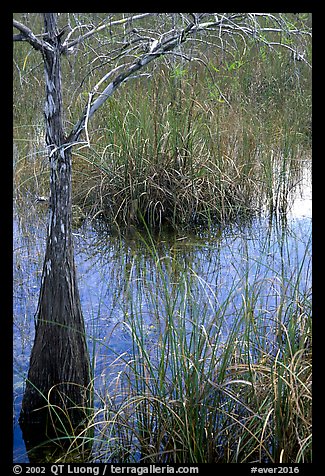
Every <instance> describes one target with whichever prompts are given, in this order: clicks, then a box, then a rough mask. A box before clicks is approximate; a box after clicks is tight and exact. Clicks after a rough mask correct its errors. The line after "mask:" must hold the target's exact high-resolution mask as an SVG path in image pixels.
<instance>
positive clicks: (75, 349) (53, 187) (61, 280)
mask: <svg viewBox="0 0 325 476" xmlns="http://www.w3.org/2000/svg"><path fill="white" fill-rule="evenodd" d="M44 23H45V31H46V33H47V34H48V41H47V44H48V45H50V47H51V48H49V47H47V48H43V49H42V50H41V51H42V55H43V59H44V65H45V82H46V102H45V107H44V113H45V121H46V144H47V146H48V149H49V152H50V165H51V174H50V205H49V214H50V217H49V222H48V223H49V224H48V236H47V245H46V254H45V259H44V265H43V272H42V282H41V290H40V296H39V302H38V308H37V312H36V316H35V317H36V334H35V340H34V346H33V349H32V352H31V357H30V366H29V372H28V377H27V382H26V389H25V393H24V396H23V401H22V409H21V414H20V424H21V427H22V429H23V431H24V429H25V432H27V433H28V426H29V425H30V424H31V423H32V424H34V423H35V424H38V425H43V424H45V425H47V427H48V424H49V421H54V422H56V423H57V420H58V419H57V418H55V411H57V412H58V414H59V417H60V418H61V419H63V420H64V421H69V422H70V423H72V425H73V426H75V425H78V424H79V423H80V422H81V421H82V420H83V418H84V417H85V416H86V414H87V410H88V409H89V391H90V382H91V371H90V362H89V354H88V350H87V345H86V338H85V328H84V321H83V316H82V311H81V305H80V298H79V292H78V286H77V280H76V270H75V263H74V252H73V241H72V229H71V217H72V203H71V147H70V148H69V147H68V148H64V144H65V137H64V130H63V116H62V87H61V67H60V38H59V37H58V29H57V23H56V16H55V14H54V13H45V14H44ZM48 403H49V404H50V406H51V405H53V406H55V409H56V410H55V411H53V409H52V412H51V419H50V420H49V419H48V416H49V408H51V407H50V406H49V405H48ZM53 408H54V407H53ZM58 408H59V409H63V411H62V410H58ZM54 426H55V425H54ZM27 438H28V437H27Z"/></svg>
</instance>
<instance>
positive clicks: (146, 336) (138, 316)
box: [13, 177, 311, 463]
mask: <svg viewBox="0 0 325 476" xmlns="http://www.w3.org/2000/svg"><path fill="white" fill-rule="evenodd" d="M40 207H44V205H43V204H30V206H27V207H24V208H23V211H20V212H19V213H18V211H17V210H15V213H14V322H13V324H14V343H13V351H14V358H13V361H14V462H17V463H18V462H19V463H23V462H28V456H27V454H26V450H25V446H24V442H23V439H22V435H21V431H20V427H19V424H18V417H19V412H20V405H21V400H22V395H23V390H24V379H25V378H26V375H27V371H28V364H29V356H30V352H31V346H32V343H33V339H34V317H33V316H34V314H35V311H36V307H37V300H38V293H39V288H40V280H41V271H42V262H43V256H44V251H45V235H46V211H45V210H44V212H43V213H42V212H40ZM97 228H98V227H97V226H93V225H92V224H91V223H89V222H87V221H86V222H84V224H83V225H82V227H80V228H79V229H77V230H75V231H74V242H75V259H76V267H77V275H78V282H79V291H80V297H81V302H82V309H83V313H84V319H85V326H86V332H87V338H88V345H89V352H90V358H91V361H92V362H93V365H94V378H95V408H97V409H100V408H101V407H102V406H104V405H105V404H106V403H107V402H108V401H109V400H108V395H110V393H111V392H112V391H113V390H114V388H116V387H117V386H118V385H119V384H120V382H119V379H120V376H121V374H122V373H123V370H124V368H125V366H126V363H128V362H129V361H130V359H131V358H132V355H133V354H132V352H133V351H134V341H135V335H136V334H137V337H136V338H137V339H138V341H137V342H138V343H139V341H140V340H141V345H142V346H143V347H142V348H146V349H149V350H148V352H149V353H150V358H151V359H152V362H154V361H155V359H158V357H157V355H158V352H159V342H161V340H162V339H163V337H162V336H163V335H164V332H165V329H166V325H167V324H166V321H167V320H169V319H170V316H174V318H175V322H174V325H175V329H176V330H175V332H177V323H179V325H180V328H182V329H183V331H184V334H185V341H186V342H187V344H188V346H189V349H190V351H191V350H193V349H191V346H193V345H194V344H193V342H192V341H191V339H192V338H193V334H192V333H191V330H192V329H193V327H195V326H196V327H197V328H199V327H200V328H202V329H209V331H210V333H211V335H210V338H209V339H210V340H209V342H211V343H213V339H214V336H213V334H214V333H218V335H219V337H218V339H219V343H220V342H222V341H224V342H225V341H226V340H227V336H228V334H229V332H231V329H232V328H233V325H234V320H235V319H236V317H237V318H238V315H241V314H243V313H245V310H247V300H251V305H252V308H253V310H254V325H256V326H257V327H259V328H261V329H263V330H262V331H261V333H260V335H263V336H264V339H265V342H264V344H263V345H264V350H265V352H270V353H272V352H275V351H276V349H275V347H274V349H273V346H275V344H274V328H273V327H274V322H275V314H276V313H277V310H278V309H279V305H281V306H284V307H285V306H286V305H289V303H290V302H291V301H292V299H297V300H299V299H300V296H302V297H303V296H308V297H309V298H310V295H311V179H310V177H308V178H307V181H306V182H304V183H302V184H301V186H299V185H298V186H297V187H296V188H295V190H294V194H293V195H292V197H291V204H290V209H289V211H288V214H287V217H286V219H285V220H269V219H267V218H256V219H254V220H253V221H251V222H250V223H249V224H248V225H246V226H241V227H235V226H232V227H229V228H225V229H223V230H217V231H216V232H215V233H214V234H213V235H211V236H209V237H205V236H201V237H199V236H189V235H186V234H184V235H178V236H173V237H171V236H169V237H168V236H160V237H159V238H157V239H153V238H151V237H149V236H148V235H147V234H146V233H143V235H142V236H140V235H139V236H138V235H130V236H129V237H126V238H123V239H122V238H121V237H114V236H111V235H110V234H109V233H107V232H105V231H100V230H98V229H97ZM293 296H294V297H293ZM253 301H254V302H253ZM166 316H168V318H167V317H166ZM216 316H217V318H216ZM217 322H218V323H220V324H216V323H217ZM211 323H214V324H213V325H212V324H211ZM243 325H244V324H243V322H240V324H239V325H238V327H237V330H238V332H239V331H240V329H241V327H242V326H243ZM211 345H212V344H211ZM219 351H220V349H219ZM251 352H252V358H253V359H254V346H252V349H251ZM256 358H258V355H257V354H256ZM207 360H208V359H207ZM157 365H158V364H157ZM167 374H168V370H167ZM131 383H132V382H131ZM100 445H101V444H100V443H99V445H98V448H97V449H96V447H95V448H94V451H97V452H98V453H100ZM95 446H96V445H95Z"/></svg>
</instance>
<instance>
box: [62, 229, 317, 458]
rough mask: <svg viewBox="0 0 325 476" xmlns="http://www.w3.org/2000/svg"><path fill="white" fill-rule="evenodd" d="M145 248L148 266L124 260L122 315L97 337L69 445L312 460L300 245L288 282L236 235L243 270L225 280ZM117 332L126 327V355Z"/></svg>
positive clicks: (109, 453)
mask: <svg viewBox="0 0 325 476" xmlns="http://www.w3.org/2000/svg"><path fill="white" fill-rule="evenodd" d="M265 243H267V239H266V240H265ZM145 248H147V255H149V256H151V260H152V262H153V263H155V273H151V272H150V273H149V274H148V273H147V272H146V270H145V268H143V266H142V260H141V262H138V261H137V260H136V259H134V260H133V261H132V262H131V263H129V265H128V266H125V275H124V277H123V281H124V283H125V287H124V291H123V303H122V307H123V309H124V318H123V321H121V322H120V323H119V324H117V327H116V328H115V329H113V330H112V331H111V338H108V339H105V341H101V342H98V352H99V353H100V354H101V355H106V356H107V355H111V358H107V357H106V361H107V362H106V366H105V365H104V367H102V370H101V377H97V378H98V379H99V380H102V378H103V375H105V378H104V380H103V381H102V383H100V382H98V385H97V384H96V382H95V388H96V392H97V394H96V397H95V400H96V401H97V403H96V411H95V414H94V416H93V418H92V420H91V422H90V423H89V426H88V428H87V430H85V431H84V433H83V434H81V435H79V436H78V437H76V439H75V441H74V445H78V442H80V445H81V444H83V443H84V441H85V439H88V441H89V440H91V443H92V445H93V453H92V456H91V460H92V461H102V462H119V463H121V462H123V463H134V462H142V463H149V462H151V463H203V462H210V463H218V462H223V463H230V462H242V463H253V462H264V463H293V462H296V463H297V462H311V458H312V457H311V352H312V341H311V306H310V304H311V303H310V299H311V296H310V295H309V292H310V289H309V288H308V286H307V287H306V286H305V285H306V282H309V279H310V276H309V272H310V270H309V267H308V260H309V259H310V256H309V252H308V251H307V248H308V247H307V248H306V252H305V255H304V257H303V259H302V262H303V261H305V262H306V263H307V266H306V267H305V266H304V267H303V264H302V262H298V261H296V262H295V264H294V265H293V263H292V268H291V271H292V277H293V276H296V278H295V279H289V277H288V276H287V272H288V270H281V269H279V270H277V271H275V269H274V268H273V266H272V264H271V263H270V264H269V266H267V267H266V268H265V266H264V264H262V262H261V260H260V258H258V259H257V260H256V258H254V256H251V252H252V251H250V252H249V253H248V252H247V250H246V248H245V244H243V247H242V249H241V250H238V251H237V252H241V253H243V254H244V255H245V254H246V261H245V260H244V265H243V266H244V269H243V270H238V276H237V277H236V276H235V277H233V278H232V281H230V282H228V283H226V282H225V278H224V276H219V277H216V281H215V282H213V283H212V282H211V281H206V280H205V279H204V278H203V277H202V276H201V275H200V274H197V272H196V270H195V267H192V266H190V267H186V266H184V263H183V262H182V260H181V259H180V256H179V255H177V254H176V255H175V254H173V252H170V253H168V252H167V250H166V253H162V252H161V250H158V248H157V247H156V245H155V243H154V241H153V239H152V238H151V237H150V235H149V238H145ZM265 248H266V252H267V251H269V249H267V244H266V245H265ZM237 249H238V247H237ZM229 251H230V252H232V253H235V251H234V250H233V249H232V248H230V249H229ZM146 259H147V258H146ZM306 263H305V264H306ZM210 266H211V269H210V270H206V274H207V275H209V274H210V272H212V271H213V270H214V272H215V262H214V261H212V262H211V264H210ZM302 268H304V271H303V272H302ZM245 269H246V272H245ZM292 277H291V278H292ZM134 286H135V288H136V290H137V292H136V294H135V293H134ZM121 326H122V329H121ZM116 332H117V333H118V334H119V335H120V333H121V332H122V333H123V334H124V335H125V334H127V335H128V336H129V340H130V342H131V344H130V347H129V348H127V349H125V351H124V352H117V351H116V350H114V345H113V343H112V344H111V339H114V334H115V333H116ZM89 429H92V431H93V437H89V436H87V431H89ZM66 457H67V458H69V452H68V453H67V455H66Z"/></svg>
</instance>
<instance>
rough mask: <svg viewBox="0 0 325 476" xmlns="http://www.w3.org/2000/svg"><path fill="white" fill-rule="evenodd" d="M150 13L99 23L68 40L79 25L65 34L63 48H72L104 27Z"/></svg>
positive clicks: (124, 22)
mask: <svg viewBox="0 0 325 476" xmlns="http://www.w3.org/2000/svg"><path fill="white" fill-rule="evenodd" d="M150 15H153V14H152V13H141V14H140V15H134V16H131V17H128V18H122V19H121V20H115V21H112V22H107V23H104V24H103V25H100V26H97V27H95V28H93V29H92V30H90V31H87V33H84V34H83V35H80V36H79V37H78V38H76V39H75V40H71V41H69V39H70V37H71V35H72V33H73V32H74V31H75V30H76V29H77V28H80V26H79V27H76V28H75V29H73V30H72V31H71V32H70V33H69V35H68V36H67V38H66V40H65V42H64V43H63V45H62V46H63V48H65V49H69V48H72V47H74V46H75V45H77V44H79V43H81V42H82V41H84V40H85V39H86V38H89V37H90V36H93V35H94V34H95V33H98V32H99V31H101V30H103V29H105V28H110V27H112V26H114V25H123V24H127V23H128V22H130V21H134V20H139V19H140V18H145V17H147V16H150Z"/></svg>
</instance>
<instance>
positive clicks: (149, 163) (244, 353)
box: [14, 14, 312, 463]
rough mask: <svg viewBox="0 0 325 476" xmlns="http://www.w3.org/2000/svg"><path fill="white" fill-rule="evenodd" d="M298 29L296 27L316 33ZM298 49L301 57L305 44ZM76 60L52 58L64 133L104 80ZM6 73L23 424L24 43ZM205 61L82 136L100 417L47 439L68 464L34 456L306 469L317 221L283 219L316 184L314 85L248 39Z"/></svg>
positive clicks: (174, 68) (26, 262) (31, 186)
mask: <svg viewBox="0 0 325 476" xmlns="http://www.w3.org/2000/svg"><path fill="white" fill-rule="evenodd" d="M30 21H31V22H32V21H36V20H35V19H33V17H31V19H30ZM291 21H292V22H293V23H294V22H296V25H297V26H300V27H301V28H302V27H304V28H305V27H306V25H308V22H309V21H310V19H309V17H308V15H307V14H306V15H303V14H299V16H297V17H296V16H295V15H293V14H292V19H291ZM299 22H300V23H299ZM303 48H304V51H303V53H304V55H305V57H306V58H307V59H309V58H310V55H311V45H310V44H309V42H306V43H305V44H304V45H303ZM81 53H82V54H81V55H79V56H78V60H77V56H76V57H74V56H72V57H70V58H69V59H68V58H67V59H66V60H65V61H64V62H63V63H62V68H63V73H64V74H66V75H67V77H69V78H70V81H69V82H68V83H65V84H64V90H63V93H64V97H63V101H64V105H65V108H66V111H67V112H68V114H67V116H66V118H65V120H66V121H67V123H68V124H70V123H71V124H74V123H75V120H76V118H77V117H79V114H80V112H81V111H82V110H83V109H84V107H85V104H87V95H85V93H84V87H85V86H86V89H87V87H88V88H89V89H91V85H93V84H94V83H96V79H97V81H98V76H97V75H98V69H97V68H96V67H94V64H92V63H91V62H90V58H89V52H88V50H86V49H85V50H83V49H82V50H81ZM14 60H15V66H16V74H15V76H14V96H15V98H14V191H15V204H14V217H15V221H14V224H15V229H14V237H15V241H14V243H15V246H14V259H15V262H14V264H15V269H14V284H15V288H14V289H15V294H14V304H15V305H14V326H15V331H14V332H15V338H16V340H15V361H14V362H15V369H14V370H15V396H16V411H17V412H19V405H20V402H21V395H22V387H23V379H24V378H26V372H27V365H28V358H29V353H30V350H31V345H32V341H33V337H34V323H33V316H34V314H35V311H36V306H37V299H36V298H37V290H38V289H39V286H40V279H41V275H40V272H41V269H42V257H43V255H44V247H45V243H44V240H45V228H46V217H47V202H46V200H40V199H39V197H45V198H46V197H48V195H49V164H48V158H47V152H46V148H45V142H44V140H45V138H44V133H43V118H42V113H41V111H42V108H43V102H42V101H43V90H44V80H43V70H42V66H41V65H40V64H39V57H38V56H37V54H36V52H33V51H31V50H29V49H28V48H27V45H25V44H23V43H19V44H17V45H16V44H15V45H14ZM204 62H205V64H202V63H200V62H196V63H194V62H186V61H184V60H180V61H178V62H173V61H171V62H169V63H168V62H166V61H161V63H157V64H156V65H154V66H152V67H151V66H150V68H151V69H150V68H149V69H148V71H147V72H148V74H150V75H149V76H148V77H139V78H136V79H133V80H132V81H129V82H128V83H127V84H125V85H123V86H122V87H121V88H120V89H119V90H117V91H116V92H115V93H114V96H112V97H111V98H110V99H109V100H108V101H106V103H105V104H104V105H103V106H102V109H101V111H102V112H101V114H98V115H95V116H94V117H93V119H92V121H91V122H89V124H88V129H87V133H88V136H89V137H90V138H91V140H90V142H89V143H88V144H87V146H85V144H83V145H81V146H79V147H76V148H75V149H74V151H73V156H72V164H73V184H72V185H73V188H72V193H73V195H72V200H73V205H74V210H75V214H76V217H75V218H76V219H75V220H74V231H73V240H74V243H75V246H76V264H77V273H78V280H79V287H80V296H81V303H82V308H83V313H84V318H85V329H86V331H85V332H86V339H87V343H88V348H89V352H90V360H91V366H92V371H93V396H92V401H93V405H94V411H93V413H92V416H91V418H90V419H89V421H88V423H87V426H86V427H85V428H84V429H83V430H82V431H79V432H76V433H74V432H73V429H72V426H71V427H69V425H66V427H65V432H63V433H61V434H60V435H59V436H58V438H57V440H56V444H57V447H58V448H59V446H60V443H62V444H63V443H64V441H68V445H67V446H65V450H64V453H63V454H62V453H61V454H60V453H55V452H54V450H53V447H52V450H51V451H49V450H48V453H46V454H44V453H42V456H38V458H42V459H43V461H45V460H47V461H56V460H60V461H71V460H78V461H80V460H81V461H82V460H87V461H101V462H123V463H126V462H129V463H133V462H143V463H148V462H160V463H201V462H202V463H203V462H214V463H217V462H249V463H252V462H270V463H272V462H274V463H279V462H282V463H292V462H310V461H311V459H312V456H311V354H312V338H311V337H312V336H311V318H312V316H311V296H312V288H311V224H310V215H309V214H307V217H306V216H302V215H301V214H300V215H299V217H297V216H295V215H294V214H293V213H292V214H291V215H290V213H291V210H292V209H293V208H292V207H293V206H294V204H295V203H296V200H297V198H298V199H299V194H302V195H303V194H304V193H305V192H306V189H308V187H310V184H311V179H310V176H309V175H308V171H310V168H311V71H310V68H309V67H308V65H307V64H305V63H304V62H302V61H298V59H297V57H292V55H291V53H290V52H289V51H287V50H286V49H270V48H268V47H267V46H265V47H263V46H261V44H256V43H255V42H254V41H253V40H251V42H245V43H241V42H240V41H238V42H237V43H236V47H234V48H233V49H227V50H225V51H222V50H220V49H216V50H214V49H211V48H209V49H207V50H206V51H205V54H204ZM306 177H307V178H306ZM54 411H58V410H57V409H54ZM64 411H65V409H64V408H61V409H60V410H59V412H62V414H63V413H64ZM16 429H17V432H18V431H19V430H18V428H16ZM17 446H18V454H17V455H16V460H17V461H20V458H22V455H21V454H20V453H19V451H22V448H21V447H19V444H18V445H17ZM89 446H90V447H92V451H90V452H89V451H85V447H87V448H89ZM76 455H77V456H76Z"/></svg>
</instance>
